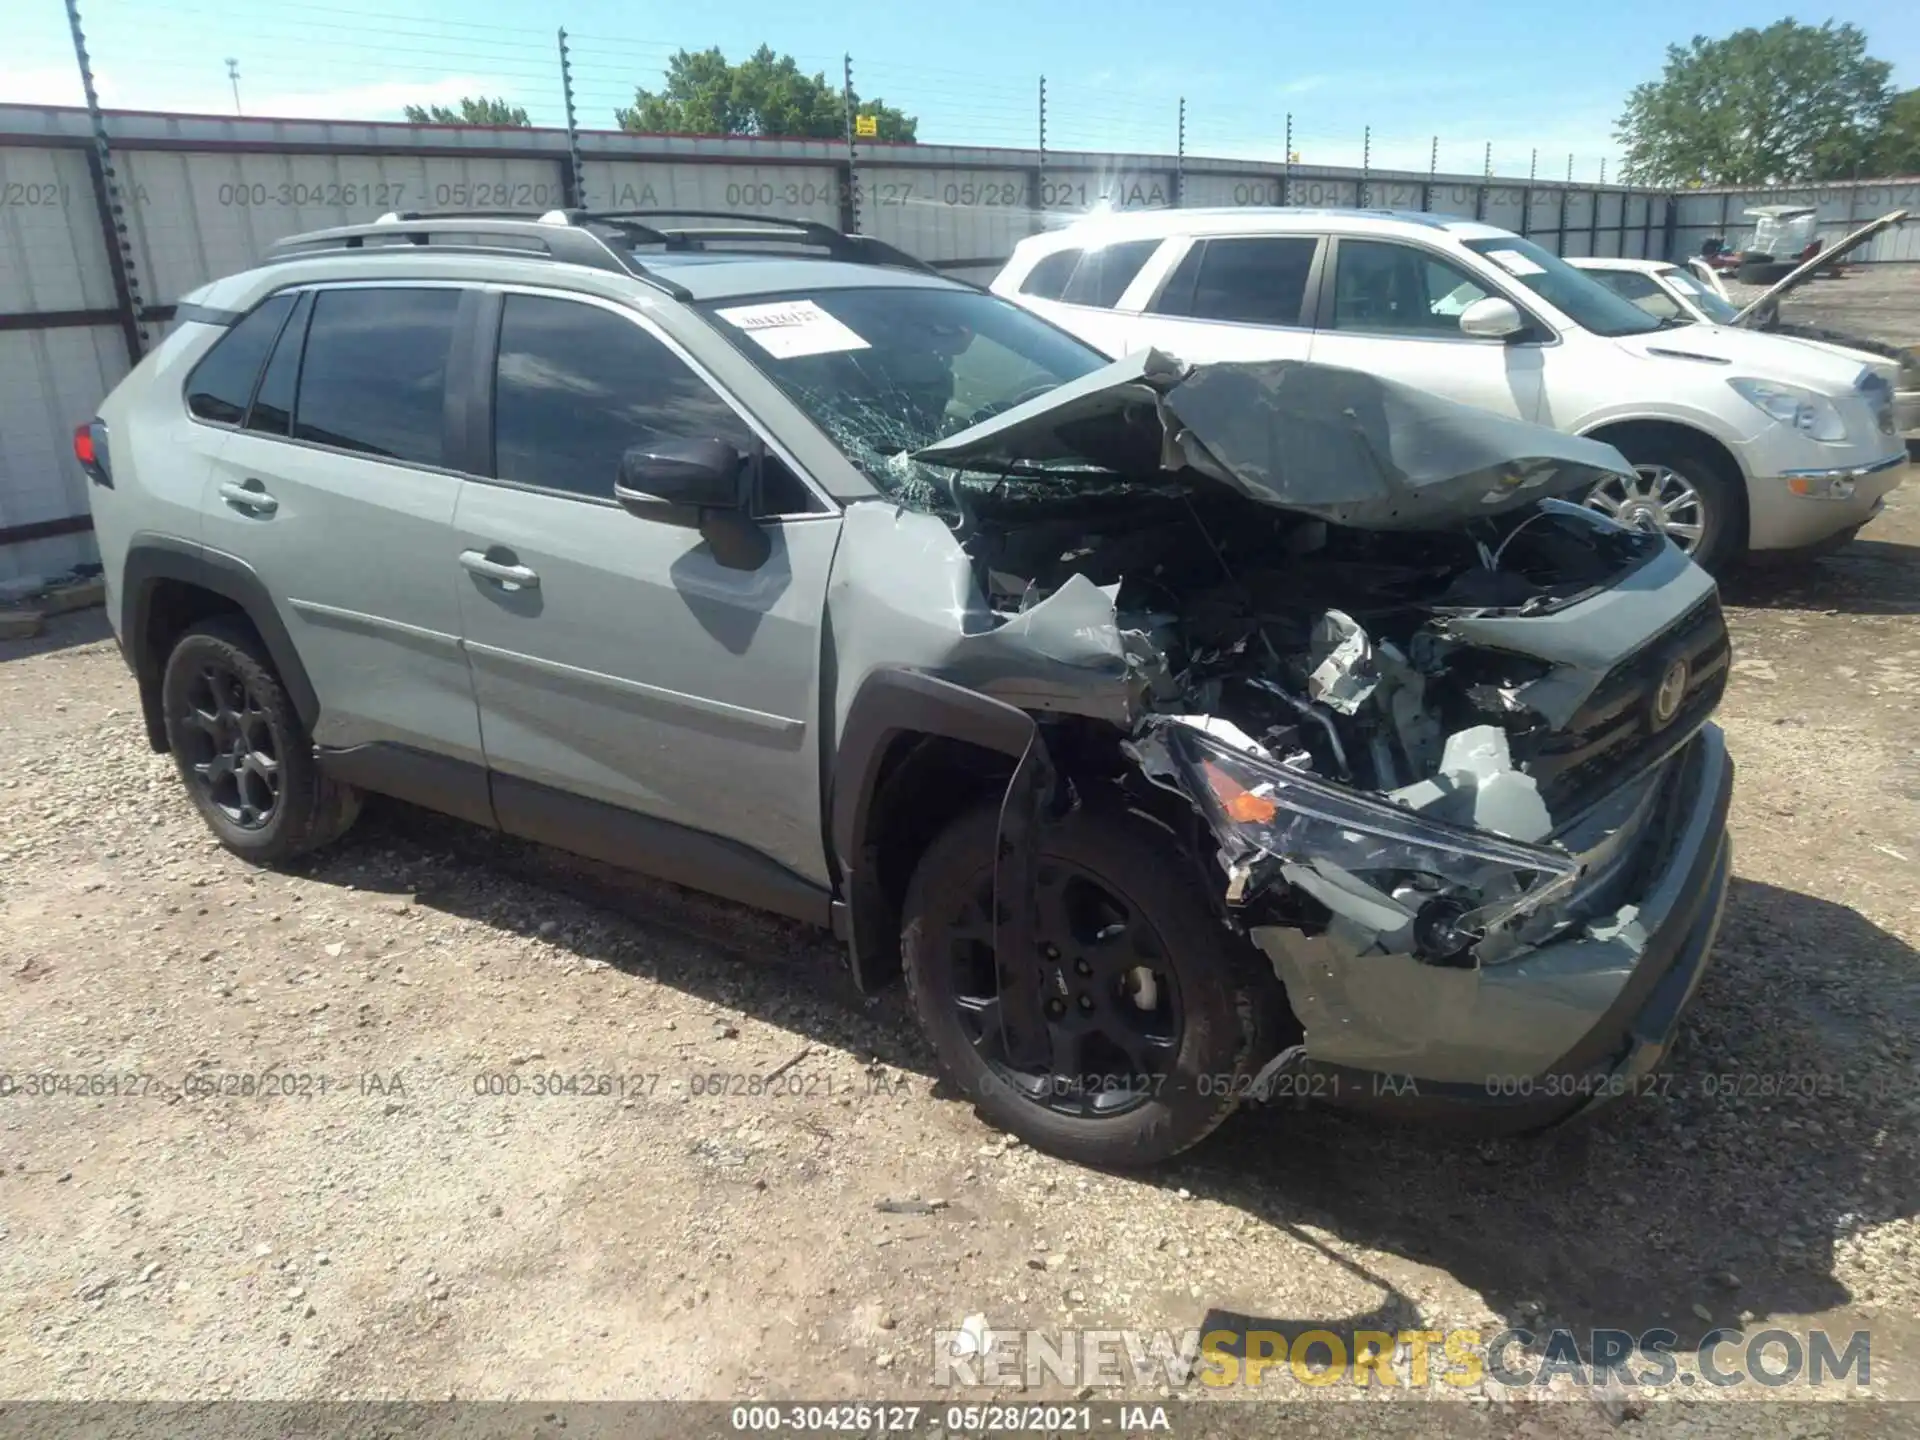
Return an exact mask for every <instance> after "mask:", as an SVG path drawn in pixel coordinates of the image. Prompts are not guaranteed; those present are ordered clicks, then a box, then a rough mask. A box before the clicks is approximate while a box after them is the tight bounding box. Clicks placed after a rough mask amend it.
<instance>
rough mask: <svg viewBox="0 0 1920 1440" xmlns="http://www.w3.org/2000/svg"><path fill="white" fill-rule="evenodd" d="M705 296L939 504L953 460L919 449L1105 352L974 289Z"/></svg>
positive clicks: (723, 324)
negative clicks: (926, 460)
mask: <svg viewBox="0 0 1920 1440" xmlns="http://www.w3.org/2000/svg"><path fill="white" fill-rule="evenodd" d="M702 308H703V309H705V311H706V312H707V315H708V317H709V318H710V319H711V320H712V321H713V323H714V325H715V327H716V328H718V329H719V330H720V332H721V333H722V334H724V335H726V336H727V338H728V339H729V340H731V341H733V343H734V344H735V345H737V346H738V347H739V348H740V350H741V352H742V353H744V354H745V355H746V356H747V357H748V358H749V359H751V360H752V361H753V362H754V363H755V364H756V365H758V366H759V367H760V368H761V369H762V370H764V371H765V372H766V373H767V374H768V375H770V376H771V377H772V378H773V380H774V381H775V383H777V384H778V385H779V386H780V388H781V389H782V390H784V391H786V393H787V395H788V396H789V397H790V398H791V399H792V400H793V401H794V402H795V403H796V404H798V405H799V406H800V408H801V409H802V410H804V411H806V412H807V414H808V415H809V416H811V417H812V418H813V420H814V423H816V424H817V425H819V426H820V428H821V429H823V430H824V431H826V433H827V434H828V436H830V437H831V438H832V440H833V442H834V443H835V444H836V445H838V446H839V447H840V449H841V450H842V451H844V452H845V453H846V455H847V457H848V458H849V459H850V460H852V461H853V463H854V464H855V465H857V466H859V467H860V469H861V470H863V471H864V472H865V473H866V474H867V476H868V478H870V479H871V480H872V481H873V483H874V484H875V485H877V486H878V487H879V488H880V489H881V490H883V491H885V492H886V493H887V494H889V495H892V496H894V497H896V498H897V499H899V500H901V501H903V502H905V503H908V504H913V505H916V506H929V505H937V504H940V503H941V502H942V500H943V498H944V497H945V496H946V494H947V493H948V486H949V485H950V483H951V480H952V476H953V472H952V471H950V470H947V469H944V468H940V467H935V466H929V465H923V464H921V463H919V462H917V461H914V460H912V459H910V458H909V456H910V455H911V454H912V453H913V452H914V451H915V450H918V449H920V448H921V447H922V446H926V445H931V444H933V442H934V441H936V440H940V439H944V438H945V437H946V436H948V435H955V434H958V433H959V432H960V431H962V430H964V429H966V428H967V427H968V426H970V425H976V424H978V423H979V422H980V421H982V420H985V419H987V418H989V417H990V416H993V415H997V414H999V413H1000V412H1001V411H1003V410H1009V409H1012V408H1013V407H1014V406H1015V405H1017V404H1019V403H1020V402H1021V401H1023V400H1031V399H1033V398H1034V397H1035V396H1037V395H1041V394H1044V393H1045V392H1047V391H1049V390H1051V389H1053V388H1054V387H1055V386H1056V385H1059V384H1061V383H1062V382H1063V381H1067V380H1074V379H1078V378H1079V377H1080V376H1082V375H1085V374H1088V373H1089V372H1091V371H1094V370H1097V369H1099V368H1100V367H1101V366H1102V365H1104V364H1106V363H1107V358H1106V356H1104V355H1102V354H1100V353H1099V352H1098V351H1097V350H1094V349H1092V348H1090V347H1089V346H1087V345H1085V344H1083V343H1082V342H1081V341H1079V340H1076V339H1074V337H1073V336H1071V335H1069V334H1067V333H1066V332H1065V331H1062V330H1057V329H1055V328H1054V327H1053V326H1052V325H1049V324H1048V323H1047V322H1045V321H1044V320H1041V319H1040V318H1039V317H1037V316H1035V315H1033V314H1031V313H1029V312H1028V311H1026V310H1023V309H1021V308H1020V307H1019V306H1018V305H1014V304H1012V303H1010V302H1008V301H1006V300H1002V299H1001V298H999V297H998V296H997V295H988V294H985V293H983V292H981V291H977V290H947V289H934V288H932V287H913V288H907V287H902V288H899V289H871V290H868V289H861V290H843V289H825V288H823V289H820V290H814V291H796V292H794V293H792V294H789V295H771V296H759V297H757V298H755V299H753V300H751V301H746V302H741V303H734V302H724V303H720V304H710V305H707V306H704V307H702ZM1079 468H1082V467H1078V466H1074V467H1067V469H1066V471H1065V473H1067V474H1069V475H1070V474H1071V473H1073V470H1075V469H1079Z"/></svg>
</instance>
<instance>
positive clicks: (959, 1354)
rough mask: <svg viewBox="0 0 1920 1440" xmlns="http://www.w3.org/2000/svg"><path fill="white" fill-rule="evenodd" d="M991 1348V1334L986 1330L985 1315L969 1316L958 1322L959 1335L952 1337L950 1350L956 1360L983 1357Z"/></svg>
mask: <svg viewBox="0 0 1920 1440" xmlns="http://www.w3.org/2000/svg"><path fill="white" fill-rule="evenodd" d="M992 1346H993V1332H992V1331H991V1330H989V1329H987V1317H986V1316H985V1315H969V1316H967V1318H966V1319H964V1320H962V1321H961V1322H960V1333H959V1334H957V1335H955V1336H954V1337H953V1342H952V1347H951V1348H952V1350H953V1354H954V1357H955V1358H956V1359H965V1358H966V1357H967V1356H969V1355H984V1354H986V1353H987V1351H988V1350H989V1349H991V1348H992Z"/></svg>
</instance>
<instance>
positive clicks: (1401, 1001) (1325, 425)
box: [75, 212, 1732, 1164]
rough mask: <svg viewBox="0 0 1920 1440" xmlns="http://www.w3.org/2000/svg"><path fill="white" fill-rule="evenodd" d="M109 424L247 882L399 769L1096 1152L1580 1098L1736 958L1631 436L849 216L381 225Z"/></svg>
mask: <svg viewBox="0 0 1920 1440" xmlns="http://www.w3.org/2000/svg"><path fill="white" fill-rule="evenodd" d="M177 320H178V322H179V323H178V324H177V325H176V326H175V328H174V330H173V331H172V333H171V334H170V335H169V336H168V337H167V339H166V341H165V342H164V343H163V344H162V345H160V346H159V347H158V348H157V349H156V350H155V352H154V353H153V354H151V355H149V356H148V357H147V358H146V359H145V360H144V361H143V362H142V363H141V365H140V366H139V368H138V369H137V370H135V372H134V373H133V374H132V375H131V376H129V377H128V379H127V380H126V381H124V382H123V383H122V384H121V385H120V386H119V387H118V388H117V389H116V390H115V391H114V392H113V394H112V395H111V396H110V397H109V398H108V399H107V401H106V402H105V403H104V405H103V406H102V407H101V412H100V415H99V416H98V417H97V418H95V419H94V420H93V421H92V422H90V423H89V424H88V425H85V426H82V427H81V429H80V431H79V432H78V433H77V434H76V437H75V449H76V453H77V454H78V456H79V458H80V460H81V463H82V464H83V465H84V466H85V467H86V469H87V472H88V474H89V476H90V478H91V480H92V482H93V484H92V486H91V494H92V496H93V510H94V516H95V522H96V527H97V532H98V536H99V541H100V547H101V553H102V557H103V559H104V560H105V562H106V573H107V578H108V584H109V591H110V602H109V609H110V614H111V616H112V618H113V622H114V626H115V630H116V632H117V634H118V637H119V640H120V644H121V646H122V649H123V650H124V652H125V654H126V656H127V659H128V662H129V664H130V665H131V667H132V669H133V672H134V675H135V676H136V678H137V681H138V685H139V691H140V699H141V703H142V707H143V710H144V713H145V717H146V723H147V731H148V735H149V737H150V739H151V742H152V744H153V746H154V747H155V749H157V750H161V751H166V752H170V753H171V754H172V756H173V757H174V760H175V762H176V764H177V766H178V768H179V772H180V775H181V778H182V780H183V781H184V782H185V784H186V787H187V791H188V793H189V794H190V795H191V797H192V798H193V801H194V803H195V804H196V805H197V806H198V808H199V810H200V812H201V813H202V815H203V816H204V817H205V819H206V821H207V823H208V824H209V825H210V826H211V827H212V829H213V831H214V832H215V834H216V835H218V837H219V838H220V839H221V840H222V841H223V842H224V843H225V844H226V845H227V846H229V847H230V848H231V849H233V850H234V851H236V852H237V853H239V854H241V855H244V856H248V857H251V858H254V859H256V860H259V861H263V862H275V861H280V860H283V859H286V858H288V857H290V856H293V855H295V854H297V853H300V852H302V851H304V850H308V849H311V848H313V847H315V846H317V845H320V844H323V843H326V842H328V841H331V840H333V839H335V838H337V837H338V836H339V835H340V834H341V833H342V832H344V831H345V829H346V828H347V827H348V825H349V824H350V823H351V822H352V820H353V818H354V816H355V814H356V813H357V811H358V808H359V798H360V795H361V794H362V793H363V792H365V791H375V792H381V793H385V794H390V795H394V796H399V797H401V798H403V799H407V800H411V801H414V802H417V803H420V804H424V805H427V806H431V807H434V808H436V809H439V810H442V811H445V812H447V813H450V814H453V815H456V816H460V817H464V818H466V819H469V820H472V821H475V822H477V823H479V824H482V825H487V826H491V827H495V828H498V829H500V830H503V831H506V832H508V833H511V834H514V835H519V836H525V837H528V838H531V839H533V840H537V841H541V842H545V843H547V844H551V845H555V846H558V847H562V848H564V849H567V850H570V851H573V852H576V853H579V854H583V855H587V856H591V857H595V858H598V859H602V860H608V861H613V862H616V863H619V864H622V865H626V866H629V867H632V868H633V869H636V870H639V871H643V872H647V873H649V874H652V875H655V876H660V877H664V878H666V879H668V880H671V881H674V882H678V883H681V884H685V885H689V886H694V887H698V888H700V889H702V890H706V891H710V892H713V893H716V894H719V895H723V896H728V897H732V898H734V899H737V900H742V901H745V902H748V903H751V904H754V905H758V906H762V907H766V908H768V909H772V910H775V911H779V912H782V913H784V914H787V915H790V916H795V917H798V918H800V919H803V920H806V921H810V922H813V923H815V924H818V925H821V926H831V927H832V929H833V930H834V932H835V933H836V934H838V935H839V936H841V937H842V938H843V939H844V940H845V941H846V943H847V946H848V952H849V956H850V963H851V967H852V972H853V976H854V979H855V981H856V982H857V984H858V985H859V986H860V987H861V988H862V989H863V990H866V991H872V990H875V989H877V988H879V987H882V986H885V985H887V984H889V983H890V982H892V981H894V980H896V979H898V978H900V977H901V976H903V975H904V978H905V980H906V983H907V986H908V989H909V992H910V994H911V997H912V1003H913V1006H914V1009H915V1011H916V1013H917V1015H918V1017H919V1019H920V1022H921V1023H922V1025H923V1026H924V1027H925V1029H926V1033H927V1036H928V1038H929V1040H930V1041H931V1044H932V1046H933V1049H934V1051H935V1053H936V1055H937V1057H938V1061H939V1064H940V1067H941V1069H942V1070H943V1072H944V1073H945V1075H946V1077H947V1078H948V1080H949V1081H950V1082H951V1083H952V1084H953V1085H954V1086H955V1087H956V1088H957V1089H958V1090H959V1091H960V1092H961V1093H963V1094H965V1095H966V1096H968V1097H969V1098H970V1099H971V1100H972V1101H973V1102H974V1103H975V1104H976V1105H977V1106H978V1108H979V1110H980V1111H981V1113H982V1114H983V1115H984V1116H985V1117H986V1118H987V1119H988V1120H989V1121H991V1122H992V1123H994V1124H996V1125H998V1126H1001V1127H1003V1128H1005V1129H1007V1130H1010V1131H1013V1132H1014V1133H1016V1134H1018V1135H1020V1136H1022V1137H1023V1138H1025V1139H1027V1140H1028V1141H1030V1142H1032V1143H1034V1144H1036V1145H1039V1146H1042V1147H1044V1148H1047V1149H1049V1150H1052V1151H1055V1152H1057V1153H1060V1154H1062V1155H1066V1156H1069V1157H1072V1158H1076V1159H1079V1160H1084V1161H1088V1162H1093V1163H1102V1164H1105V1163H1115V1164H1125V1163H1142V1162H1150V1161H1154V1160H1158V1159H1161V1158H1163V1157H1166V1156H1169V1155H1172V1154H1174V1153H1175V1152H1177V1151H1179V1150H1181V1149H1183V1148H1185V1147H1187V1146H1189V1145H1192V1144H1193V1143H1195V1142H1196V1141H1198V1140H1199V1139H1200V1138H1201V1137H1203V1136H1205V1135H1206V1134H1207V1133H1208V1132H1209V1131H1211V1130H1213V1129H1214V1127H1215V1126H1217V1125H1218V1124H1219V1123H1220V1122H1221V1121H1222V1120H1223V1119H1224V1118H1225V1117H1226V1116H1227V1115H1228V1113H1229V1112H1230V1111H1231V1110H1232V1109H1233V1108H1234V1107H1235V1105H1236V1104H1237V1103H1239V1102H1240V1101H1241V1100H1243V1099H1248V1098H1253V1097H1263V1096H1273V1095H1285V1096H1290V1097H1307V1098H1324V1099H1327V1100H1331V1101H1335V1102H1341V1103H1354V1104H1360V1105H1380V1106H1387V1107H1392V1108H1394V1109H1397V1110H1400V1111H1402V1112H1407V1113H1420V1114H1427V1115H1440V1114H1457V1115H1460V1116H1464V1117H1468V1118H1470V1119H1473V1120H1476V1121H1478V1122H1481V1123H1489V1124H1495V1125H1499V1126H1504V1127H1507V1128H1530V1127H1536V1126H1542V1125H1547V1124H1552V1123H1555V1122H1558V1121H1561V1120H1564V1119H1567V1118H1570V1117H1572V1116H1575V1115H1579V1114H1585V1113H1589V1112H1591V1111H1592V1110H1594V1109H1596V1108H1597V1107H1599V1106H1601V1105H1604V1104H1606V1103H1608V1102H1610V1101H1614V1100H1617V1099H1620V1098H1622V1097H1625V1096H1629V1095H1632V1094H1633V1093H1634V1092H1635V1091H1636V1090H1637V1089H1639V1088H1640V1087H1641V1086H1642V1085H1643V1084H1645V1083H1646V1079H1647V1077H1648V1075H1649V1073H1650V1072H1651V1071H1652V1069H1653V1067H1654V1066H1655V1065H1656V1064H1657V1063H1658V1062H1659V1061H1660V1059H1661V1057H1662V1055H1663V1053H1664V1052H1665V1051H1666V1049H1667V1048H1668V1046H1669V1045H1670V1043H1671V1041H1672V1039H1673V1036H1674V1034H1675V1031H1676V1029H1677V1027H1678V1023H1679V1016H1680V1014H1681V1011H1682V1010H1683V1008H1684V1007H1685V1005H1686V1003H1687V1001H1688V999H1689V998H1690V997H1691V995H1692V993H1693V991H1694V989H1695V987H1696V986H1697V984H1698V982H1699V979H1700V976H1701V974H1702V972H1703V969H1704V967H1705V964H1706V961H1707V957H1708V953H1709V951H1710V949H1711V947H1712V943H1713V939H1714V933H1715V929H1716V926H1717V924H1718V921H1719V917H1720V912H1721V907H1722V903H1723V900H1724V895H1725V889H1726V884H1727V874H1728V849H1727V838H1726V827H1725V820H1726V809H1727V799H1728V794H1729V790H1730V786H1731V776H1732V767H1731V765H1730V763H1729V761H1728V758H1727V754H1726V750H1725V748H1724V746H1723V744H1722V741H1721V737H1720V733H1719V731H1718V730H1717V729H1716V728H1715V727H1714V726H1713V725H1712V724H1710V723H1709V716H1710V714H1711V712H1712V711H1713V708H1714V706H1715V705H1716V703H1717V702H1718V700H1719V698H1720V695H1721V691H1722V689H1723V688H1724V685H1725V681H1726V675H1727V666H1728V659H1729V652H1728V645H1727V635H1726V630H1725V627H1724V625H1723V624H1722V621H1721V617H1720V611H1719V606H1718V602H1717V599H1716V594H1715V590H1714V586H1713V583H1712V581H1711V580H1710V579H1709V578H1708V577H1707V576H1706V575H1705V574H1704V573H1703V572H1702V571H1701V570H1699V569H1698V568H1697V567H1695V566H1694V565H1693V564H1692V563H1691V562H1690V561H1689V560H1688V559H1687V558H1686V556H1684V555H1683V554H1681V553H1680V552H1679V551H1678V550H1676V549H1675V548H1674V547H1673V545H1672V544H1671V543H1669V542H1668V541H1667V540H1666V539H1665V538H1663V537H1661V536H1657V535H1647V534H1642V533H1638V532H1635V531H1631V530H1627V529H1623V528H1621V527H1619V526H1617V525H1616V524H1614V523H1613V522H1611V521H1609V520H1607V519H1605V518H1603V517H1600V516H1598V515H1596V514H1594V513H1593V512H1591V511H1587V510H1584V509H1582V508H1580V507H1579V506H1578V505H1577V504H1574V503H1570V502H1569V501H1567V500H1565V499H1563V498H1561V497H1564V496H1576V497H1577V496H1578V495H1580V494H1582V493H1584V492H1585V491H1586V490H1587V489H1588V488H1589V487H1590V486H1591V485H1592V484H1593V483H1594V481H1595V480H1596V478H1598V477H1600V476H1602V475H1604V474H1610V473H1619V474H1625V473H1629V471H1628V467H1627V465H1626V463H1625V462H1624V461H1623V460H1622V458H1621V457H1620V455H1619V454H1618V453H1616V452H1615V451H1614V450H1612V449H1611V448H1609V447H1607V446H1605V445H1600V444H1597V443H1593V442H1589V441H1585V440H1581V439H1577V438H1574V437H1570V436H1566V435H1561V434H1559V433H1557V432H1554V431H1551V430H1548V429H1544V428H1539V427H1535V426H1532V425H1529V424H1526V423H1523V422H1520V421H1516V420H1510V419H1506V418H1503V417H1499V416H1494V415H1491V414H1487V413H1483V412H1480V411H1476V410H1471V409H1467V408H1464V407H1462V406H1459V405H1455V404H1452V403H1449V402H1445V401H1441V400H1438V399H1435V398H1433V397H1431V396H1427V395H1424V394H1421V393H1418V392H1415V391H1412V390H1409V389H1407V388H1405V387H1402V386H1399V385H1395V384H1392V383H1389V382H1385V381H1381V380H1378V379H1375V378H1373V377H1370V376H1367V375H1364V374H1359V373H1356V372H1353V371H1346V370H1337V369H1330V368H1327V367H1320V366H1313V365H1309V364H1304V363H1294V362H1279V363H1260V364H1221V365H1211V366H1207V365H1200V366H1189V365H1186V364H1183V363H1181V362H1180V361H1178V360H1176V359H1173V358H1170V357H1168V356H1165V355H1161V354H1158V353H1154V352H1147V353H1144V354H1139V355H1135V356H1132V357H1129V358H1128V359H1125V360H1121V361H1118V362H1114V363H1108V362H1107V361H1106V360H1105V358H1104V357H1102V356H1101V355H1099V354H1097V353H1096V352H1095V351H1093V350H1091V349H1089V348H1088V347H1087V346H1085V345H1084V344H1082V343H1081V342H1080V341H1078V340H1076V339H1074V338H1073V337H1072V336H1070V335H1068V334H1066V333H1064V332H1063V331H1060V330H1058V329H1056V328H1054V327H1053V326H1052V325H1050V324H1049V323H1048V322H1046V321H1045V320H1042V319H1040V318H1039V317H1037V316H1035V315H1033V314H1031V313H1029V312H1028V311H1025V310H1023V309H1020V308H1019V307H1017V306H1015V305H1013V304H1011V303H1009V302H1007V301H1004V300H1001V299H999V298H997V297H995V296H992V295H989V294H986V293H984V292H982V291H979V290H976V289H973V288H971V287H968V286H965V285H962V284H959V283H956V282H953V281H950V280H947V279H945V278H942V277H941V276H939V275H938V274H936V273H934V272H932V271H931V270H929V269H928V268H927V267H925V266H923V265H921V264H919V263H918V262H916V261H913V260H911V259H909V258H908V257H907V256H905V255H903V254H901V253H899V252H897V251H894V250H891V249H889V248H888V247H886V246H884V245H881V244H878V243H877V242H874V241H872V240H868V239H863V238H861V237H857V236H844V235H840V234H838V233H837V232H834V231H832V230H829V229H826V228H825V227H822V226H818V225H810V224H805V223H796V222H782V221H773V220H765V219H759V218H751V217H735V216H709V215H700V214H686V213H679V214H677V215H675V216H672V217H667V216H659V215H633V214H622V215H588V214H585V213H581V212H557V213H554V214H550V215H547V216H542V217H537V218H535V217H513V218H502V217H498V216H491V217H443V216H414V215H395V216H388V217H384V218H383V219H382V220H380V221H378V222H375V223H372V224H367V225H359V226H352V227H347V228H344V229H339V230H333V231H324V232H318V233H315V234H311V235H305V236H299V237H296V238H294V239H292V240H289V241H286V242H283V243H282V244H281V245H280V246H278V247H276V249H275V251H274V253H273V256H272V258H271V259H270V260H269V261H268V262H267V263H266V264H264V265H262V266H260V267H259V268H257V269H254V270H251V271H248V272H247V273H245V274H241V275H236V276H233V277H231V278H228V279H225V280H221V281H218V282H216V283H214V284H212V285H209V286H206V287H204V288H203V289H201V290H199V291H197V292H195V293H194V294H193V295H191V296H189V297H188V298H187V300H186V301H185V302H183V303H182V304H181V305H180V306H179V307H178V313H177Z"/></svg>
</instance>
